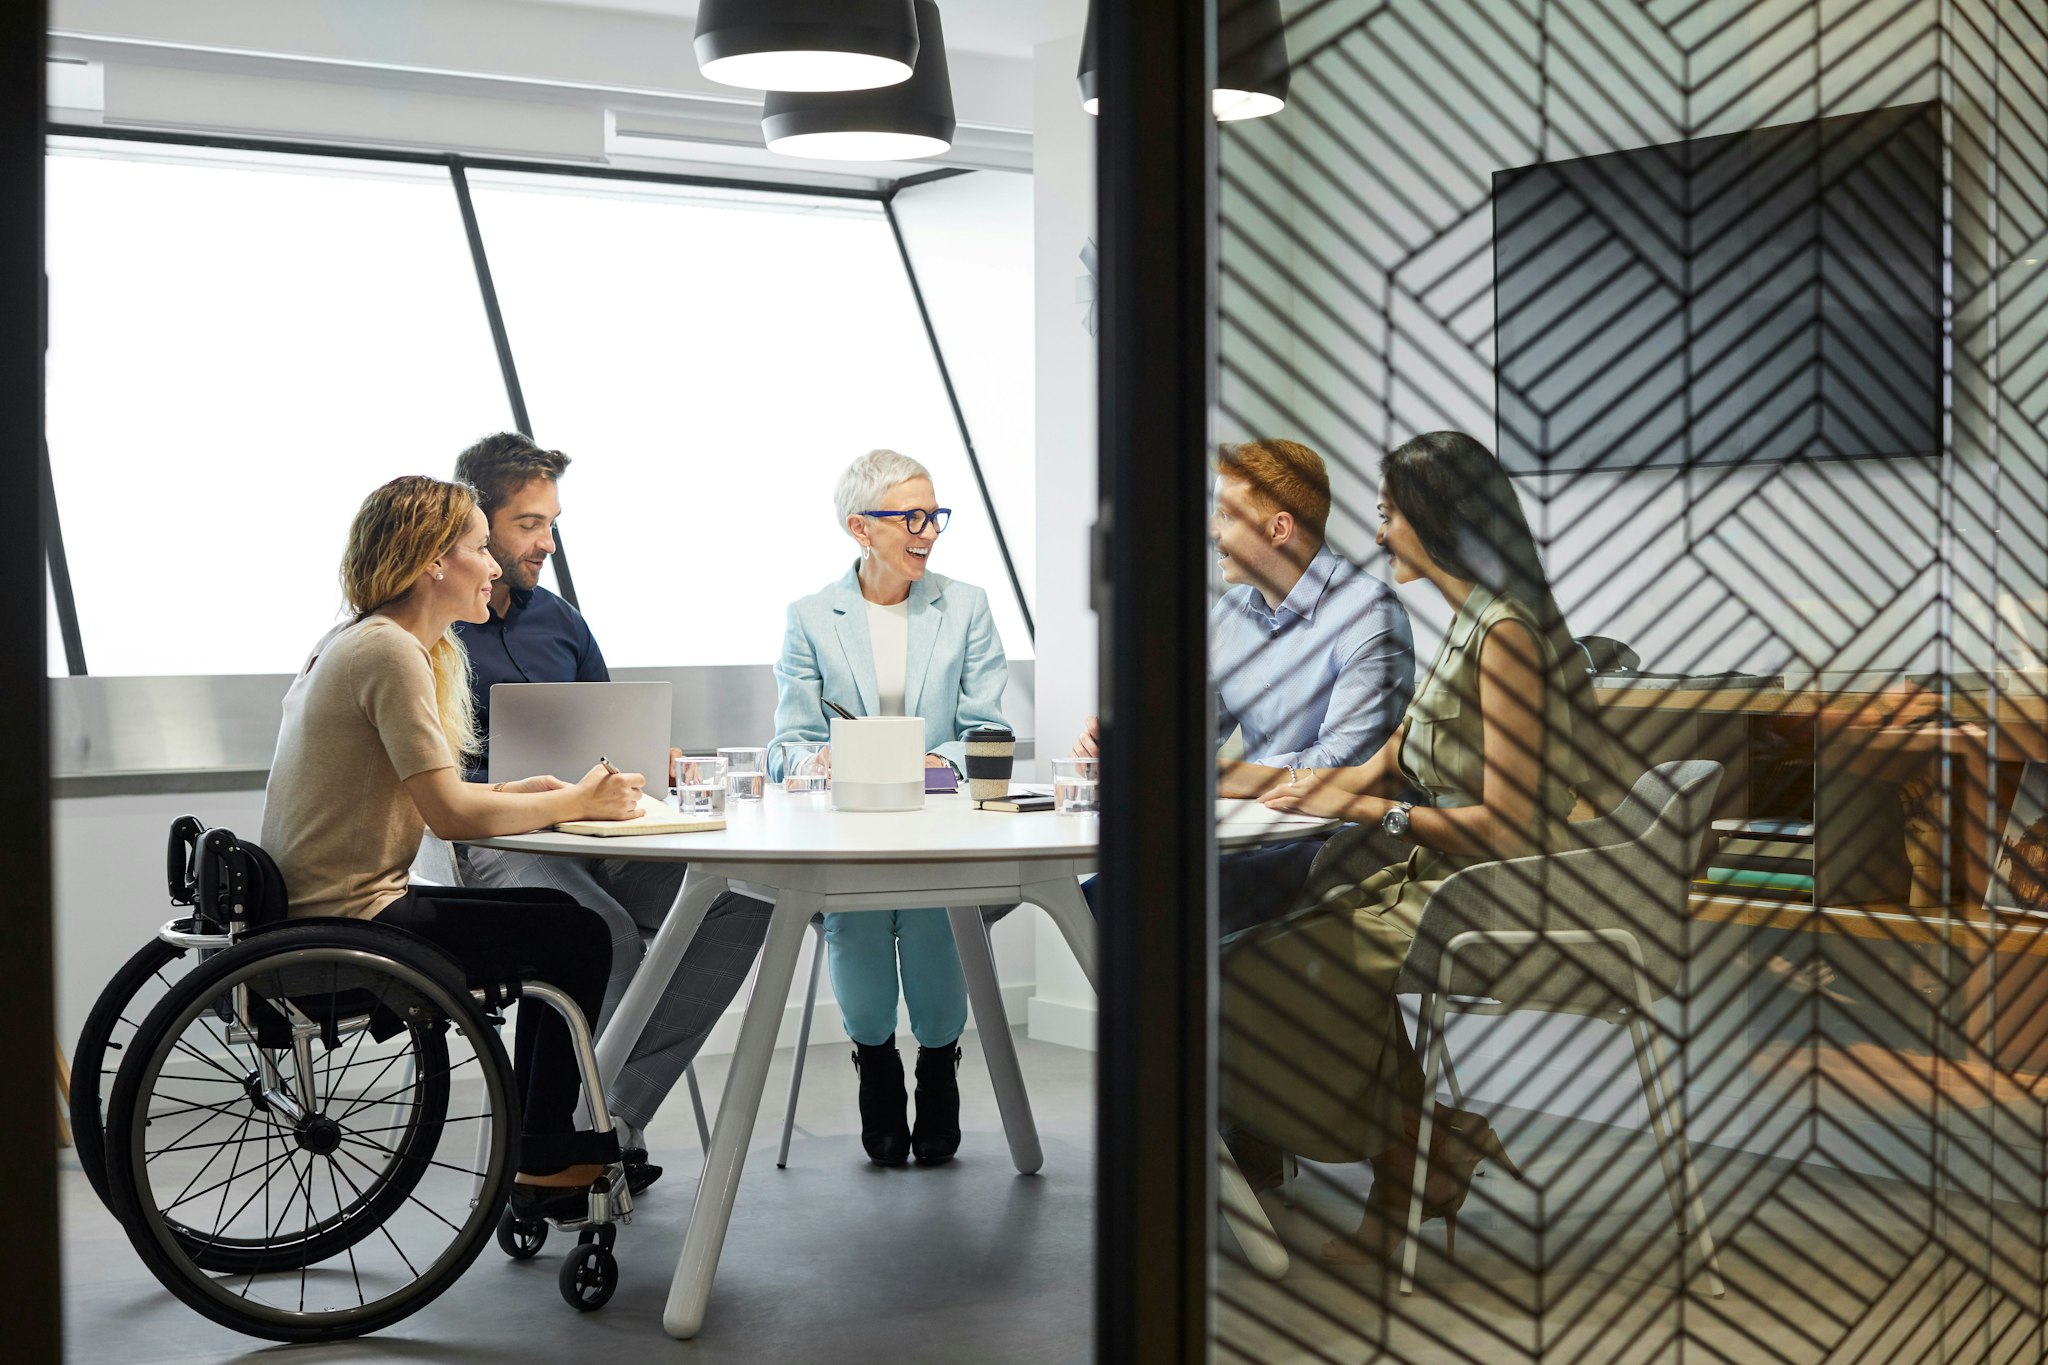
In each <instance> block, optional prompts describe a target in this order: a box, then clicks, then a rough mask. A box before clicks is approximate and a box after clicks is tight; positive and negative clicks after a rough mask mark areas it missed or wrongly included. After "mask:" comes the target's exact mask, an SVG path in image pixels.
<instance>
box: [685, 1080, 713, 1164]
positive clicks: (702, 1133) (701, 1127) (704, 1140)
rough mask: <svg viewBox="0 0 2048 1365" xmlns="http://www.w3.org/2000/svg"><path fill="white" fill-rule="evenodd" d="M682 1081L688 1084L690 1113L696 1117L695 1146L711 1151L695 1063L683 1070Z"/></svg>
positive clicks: (709, 1131) (708, 1125)
mask: <svg viewBox="0 0 2048 1365" xmlns="http://www.w3.org/2000/svg"><path fill="white" fill-rule="evenodd" d="M683 1079H684V1080H686V1081H688V1082H689V1083H690V1112H691V1113H693V1114H695V1115H696V1116H697V1145H698V1146H699V1147H700V1148H702V1149H703V1150H704V1151H706V1152H708V1151H710V1150H711V1125H710V1123H709V1122H707V1121H706V1120H705V1118H704V1091H703V1089H702V1088H701V1087H699V1086H698V1084H697V1064H696V1063H695V1062H691V1063H690V1064H689V1065H688V1066H686V1067H684V1068H683Z"/></svg>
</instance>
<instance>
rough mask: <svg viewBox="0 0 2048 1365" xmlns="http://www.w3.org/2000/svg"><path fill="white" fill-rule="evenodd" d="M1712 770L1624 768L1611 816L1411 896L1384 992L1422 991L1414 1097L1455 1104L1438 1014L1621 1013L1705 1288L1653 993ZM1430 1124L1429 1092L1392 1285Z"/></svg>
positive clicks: (1241, 1228)
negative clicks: (1552, 846)
mask: <svg viewBox="0 0 2048 1365" xmlns="http://www.w3.org/2000/svg"><path fill="white" fill-rule="evenodd" d="M1720 781H1721V765H1720V764H1718V763H1712V762H1707V761H1704V760H1694V761H1689V762H1683V763H1665V764H1660V765H1658V766H1657V767H1655V768H1652V769H1651V770H1650V771H1649V772H1647V773H1645V774H1643V776H1642V777H1641V778H1640V779H1638V780H1637V782H1636V784H1635V787H1634V788H1633V789H1632V790H1631V791H1630V792H1629V794H1628V796H1627V797H1626V798H1625V799H1624V800H1623V801H1622V803H1621V804H1620V805H1619V806H1618V807H1616V808H1615V810H1614V812H1613V813H1612V814H1610V815H1607V816H1604V817H1602V818H1600V819H1597V820H1589V821H1584V822H1581V823H1579V824H1576V825H1574V826H1573V827H1572V829H1573V833H1574V843H1575V844H1576V845H1578V846H1577V847H1574V848H1572V849H1571V850H1569V851H1567V852H1563V853H1552V854H1542V855H1537V856H1533V857H1528V858H1513V859H1508V860H1505V861H1502V862H1495V863H1482V864H1479V865H1478V866H1476V867H1469V868H1466V869H1463V870H1462V871H1459V872H1457V873H1455V874H1453V875H1452V876H1451V877H1449V878H1447V879H1446V880H1445V881H1444V884H1443V885H1442V886H1440V887H1439V888H1437V891H1436V893H1435V894H1434V895H1433V896H1431V897H1430V900H1429V904H1428V905H1427V906H1425V907H1424V908H1423V912H1422V918H1421V920H1420V921H1419V922H1418V924H1417V926H1416V935H1415V941H1414V944H1413V945H1412V946H1411V948H1410V949H1409V952H1408V957H1407V960H1406V962H1405V963H1404V964H1403V966H1402V970H1401V975H1400V977H1399V979H1398V983H1397V986H1396V991H1397V993H1399V994H1403V995H1419V996H1420V997H1421V999H1422V1007H1421V1012H1420V1028H1419V1029H1418V1035H1419V1036H1418V1037H1417V1039H1416V1043H1417V1050H1418V1052H1419V1053H1420V1054H1421V1055H1422V1058H1423V1063H1424V1072H1423V1074H1424V1084H1423V1092H1422V1093H1423V1095H1424V1096H1425V1099H1426V1101H1433V1100H1434V1097H1435V1096H1436V1094H1437V1089H1438V1086H1439V1085H1440V1084H1442V1083H1444V1082H1446V1081H1448V1083H1449V1086H1450V1090H1451V1096H1452V1101H1453V1103H1455V1104H1457V1105H1459V1106H1461V1107H1462V1106H1463V1104H1464V1095H1463V1090H1462V1087H1461V1086H1460V1085H1459V1084H1458V1077H1457V1071H1456V1069H1455V1068H1454V1067H1453V1065H1452V1063H1451V1055H1450V1047H1449V1044H1448V1043H1447V1042H1446V1041H1445V1037H1444V1024H1445V1020H1446V1017H1447V1016H1448V1015H1451V1014H1474V1015H1500V1014H1508V1013H1513V1012H1516V1011H1537V1012H1545V1013H1568V1014H1578V1015H1587V1016H1590V1017H1594V1018H1601V1019H1607V1020H1609V1021H1611V1022H1614V1023H1619V1024H1623V1025H1625V1026H1626V1027H1627V1028H1628V1031H1629V1038H1630V1041H1631V1043H1632V1044H1633V1046H1634V1049H1635V1057H1636V1066H1637V1070H1638V1072H1639V1074H1640V1077H1641V1081H1642V1089H1643V1102H1644V1104H1645V1106H1646V1107H1647V1108H1648V1110H1649V1118H1650V1129H1651V1132H1652V1134H1653V1136H1654V1137H1655V1139H1656V1143H1657V1156H1658V1159H1659V1161H1660V1162H1661V1163H1662V1165H1663V1169H1664V1179H1665V1192H1666V1194H1667V1196H1668V1197H1669V1198H1670V1201H1671V1207H1672V1212H1673V1214H1674V1215H1675V1216H1676V1218H1677V1220H1678V1224H1679V1228H1680V1231H1681V1233H1682V1234H1683V1233H1684V1232H1685V1231H1686V1230H1687V1225H1688V1222H1689V1223H1690V1227H1691V1235H1692V1239H1693V1243H1694V1247H1695V1250H1696V1251H1697V1253H1698V1255H1699V1258H1700V1263H1701V1265H1702V1266H1703V1267H1704V1269H1705V1270H1706V1274H1707V1283H1708V1287H1709V1291H1710V1292H1711V1293H1712V1294H1713V1296H1714V1297H1716V1298H1719V1297H1721V1296H1722V1294H1723V1293H1724V1292H1725V1286H1724V1284H1723V1282H1722V1279H1721V1270H1720V1260H1719V1258H1718V1256H1717V1255H1716V1253H1715V1251H1714V1241H1713V1235H1712V1233H1711V1232H1710V1230H1709V1228H1708V1225H1707V1213H1706V1206H1705V1202H1704V1200H1703V1199H1702V1197H1701V1193H1700V1184H1699V1177H1698V1175H1697V1173H1696V1172H1695V1170H1694V1168H1693V1160H1692V1148H1691V1146H1690V1144H1689V1143H1687V1141H1686V1137H1685V1122H1684V1111H1683V1107H1682V1106H1681V1104H1680V1103H1679V1101H1678V1096H1677V1094H1676V1090H1675V1087H1674V1085H1673V1082H1672V1076H1671V1063H1670V1059H1669V1057H1668V1056H1667V1054H1666V1051H1665V1046H1664V1027H1663V1025H1662V1024H1660V1023H1659V1021H1658V1020H1657V1018H1656V1015H1655V1013H1654V1012H1653V1009H1652V1006H1653V1005H1654V1004H1655V1002H1656V1001H1658V1000H1660V999H1663V998H1664V997H1665V996H1667V995H1669V994H1670V993H1671V992H1672V991H1673V990H1674V989H1676V988H1677V986H1678V984H1679V980H1680V977H1681V974H1682V971H1683V966H1684V962H1683V949H1684V940H1683V935H1684V929H1685V922H1686V917H1687V905H1686V901H1687V895H1688V891H1689V886H1690V883H1691V879H1692V873H1693V869H1694V868H1695V867H1696V866H1697V862H1698V857H1699V852H1700V844H1701V840H1702V839H1703V838H1704V837H1705V835H1706V830H1707V824H1708V820H1709V817H1710V815H1711V812H1712V808H1713V803H1714V794H1715V791H1716V790H1717V789H1718V788H1719V786H1720ZM1434 1126H1435V1105H1434V1103H1432V1102H1425V1103H1424V1104H1423V1105H1422V1112H1421V1125H1420V1131H1419V1132H1418V1133H1417V1139H1416V1146H1417V1149H1418V1152H1419V1153H1420V1159H1419V1160H1417V1161H1416V1163H1415V1175H1414V1181H1415V1183H1414V1187H1413V1189H1412V1190H1411V1192H1410V1198H1409V1202H1408V1235H1407V1237H1406V1238H1405V1239H1404V1241H1403V1244H1402V1252H1401V1292H1402V1293H1403V1294H1409V1293H1412V1292H1414V1288H1415V1262H1416V1243H1417V1241H1418V1239H1419V1237H1420V1234H1421V1224H1422V1192H1423V1189H1424V1187H1425V1185H1426V1183H1427V1181H1428V1179H1429V1148H1430V1137H1431V1130H1432V1129H1433V1128H1434ZM1218 1151H1219V1154H1220V1164H1221V1167H1222V1169H1221V1171H1220V1172H1219V1174H1220V1177H1221V1179H1220V1197H1221V1204H1222V1211H1223V1215H1224V1220H1225V1222H1226V1224H1227V1225H1228V1226H1229V1227H1230V1229H1231V1231H1232V1232H1233V1233H1234V1234H1235V1235H1236V1237H1237V1240H1238V1243H1239V1245H1240V1246H1241V1247H1243V1248H1244V1251H1245V1255H1246V1259H1247V1260H1248V1261H1250V1263H1251V1265H1252V1267H1253V1268H1254V1269H1256V1270H1257V1271H1259V1273H1261V1274H1263V1275H1265V1276H1267V1277H1268V1278H1272V1279H1278V1278H1279V1277H1280V1276H1282V1275H1284V1274H1286V1273H1287V1267H1288V1260H1287V1253H1286V1251H1285V1250H1284V1249H1283V1248H1282V1246H1281V1244H1280V1242H1279V1239H1278V1237H1277V1235H1276V1234H1275V1233H1274V1231H1273V1225H1272V1223H1271V1222H1270V1221H1269V1220H1268V1219H1267V1218H1266V1215H1265V1211H1264V1210H1263V1209H1262V1208H1261V1207H1260V1205H1259V1203H1258V1201H1257V1199H1256V1198H1254V1197H1253V1196H1252V1193H1251V1190H1250V1188H1249V1187H1248V1186H1247V1185H1246V1184H1245V1181H1244V1177H1243V1176H1242V1175H1241V1174H1239V1173H1238V1171H1237V1168H1236V1166H1235V1164H1234V1163H1232V1162H1231V1161H1230V1158H1229V1153H1228V1151H1227V1150H1225V1149H1223V1148H1221V1147H1220V1146H1219V1148H1218ZM1290 1193H1291V1192H1290ZM1290 1202H1292V1201H1291V1198H1290Z"/></svg>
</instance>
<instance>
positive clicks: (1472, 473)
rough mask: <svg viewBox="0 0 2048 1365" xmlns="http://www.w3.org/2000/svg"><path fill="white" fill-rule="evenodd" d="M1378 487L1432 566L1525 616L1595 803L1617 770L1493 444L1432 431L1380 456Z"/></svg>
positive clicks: (1618, 759) (1580, 661)
mask: <svg viewBox="0 0 2048 1365" xmlns="http://www.w3.org/2000/svg"><path fill="white" fill-rule="evenodd" d="M1380 477H1381V478H1382V479H1384V480H1385V481H1386V485H1387V495H1388V496H1389V497H1391V498H1392V499H1393V501H1394V506H1396V507H1397V508H1399V509H1400V512H1401V516H1402V518H1403V519H1404V520H1406V521H1407V523H1408V525H1409V527H1410V528H1411V529H1412V530H1413V531H1414V532H1415V538H1416V539H1417V540H1418V541H1420V542H1421V543H1422V548H1423V551H1424V552H1425V553H1426V554H1428V555H1429V557H1430V558H1431V559H1433V560H1435V561H1436V563H1437V566H1438V567H1439V568H1441V569H1443V570H1444V571H1445V572H1446V573H1449V574H1450V575H1452V576H1453V577H1455V578H1462V579H1464V580H1465V581H1467V582H1469V583H1477V584H1479V585H1480V586H1481V587H1484V588H1486V589H1488V590H1489V591H1491V592H1494V593H1496V594H1498V595H1499V596H1502V597H1510V598H1513V599H1514V600H1515V601H1517V602H1520V603H1521V604H1522V605H1523V606H1524V607H1526V608H1528V609H1529V611H1530V612H1531V613H1532V614H1533V615H1534V616H1535V618H1536V623H1537V627H1538V629H1540V630H1541V631H1542V632H1543V636H1544V638H1545V640H1546V641H1548V643H1549V645H1550V648H1551V654H1552V656H1553V657H1554V658H1555V659H1556V661H1557V676H1556V681H1557V685H1558V686H1559V687H1560V688H1561V689H1562V690H1563V692H1564V695H1565V699H1566V700H1567V701H1568V702H1569V703H1570V705H1571V715H1572V724H1573V730H1574V735H1573V747H1574V748H1575V750H1576V751H1577V756H1578V757H1579V758H1580V760H1581V761H1582V762H1584V763H1585V764H1586V765H1587V767H1588V768H1590V769H1591V773H1592V780H1591V782H1590V783H1579V784H1577V785H1578V786H1580V787H1581V788H1582V790H1580V792H1579V795H1581V796H1584V797H1586V798H1587V799H1588V800H1590V801H1591V802H1592V803H1593V804H1594V805H1596V806H1599V807H1601V808H1602V809H1605V808H1606V807H1608V806H1610V805H1612V804H1613V799H1614V798H1615V797H1618V796H1619V795H1620V794H1621V793H1620V791H1617V790H1616V788H1620V789H1622V790H1625V789H1626V787H1627V785H1628V783H1629V781H1630V780H1631V779H1632V778H1633V776H1634V774H1632V773H1629V772H1627V771H1626V770H1625V769H1624V767H1623V764H1622V756H1621V754H1620V752H1619V751H1618V749H1617V747H1616V746H1615V745H1614V744H1613V742H1612V738H1611V735H1610V734H1609V731H1608V729H1607V726H1606V723H1605V720H1604V718H1603V717H1602V716H1601V713H1600V707H1599V701H1598V699H1597V698H1596V697H1595V696H1594V691H1593V683H1592V678H1591V676H1590V674H1589V673H1588V670H1587V667H1586V664H1587V660H1586V656H1585V653H1584V651H1583V650H1581V649H1580V647H1579V644H1578V642H1577V641H1576V640H1575V639H1573V638H1572V633H1571V630H1570V628H1569V627H1567V626H1566V624H1565V619H1564V612H1563V611H1562V610H1560V609H1559V608H1558V605H1557V597H1556V595H1555V594H1554V593H1553V592H1552V591H1551V589H1550V577H1549V575H1548V574H1546V573H1544V571H1543V558H1542V556H1541V555H1540V554H1539V553H1538V552H1537V549H1536V537H1535V536H1534V535H1532V534H1531V533H1530V531H1529V519H1528V518H1527V517H1526V516H1524V515H1523V513H1522V500H1521V498H1520V497H1518V496H1517V495H1516V493H1515V485H1514V483H1513V482H1512V481H1511V480H1510V479H1509V478H1508V474H1507V471H1506V470H1505V469H1503V468H1502V467H1501V463H1500V461H1499V460H1497V459H1495V458H1494V456H1493V452H1492V451H1490V450H1488V449H1487V448H1486V447H1485V446H1483V445H1481V444H1479V442H1477V441H1475V440H1473V439H1472V438H1471V437H1470V436H1467V435H1466V434H1465V433H1463V432H1462V431H1432V432H1427V433H1425V434H1423V435H1421V436H1417V437H1415V438H1414V439H1413V440H1411V441H1408V442H1406V443H1405V444H1403V445H1401V446H1399V447H1397V448H1396V449H1394V450H1393V451H1391V452H1389V453H1388V455H1387V457H1386V458H1385V459H1384V460H1383V461H1381V462H1380Z"/></svg>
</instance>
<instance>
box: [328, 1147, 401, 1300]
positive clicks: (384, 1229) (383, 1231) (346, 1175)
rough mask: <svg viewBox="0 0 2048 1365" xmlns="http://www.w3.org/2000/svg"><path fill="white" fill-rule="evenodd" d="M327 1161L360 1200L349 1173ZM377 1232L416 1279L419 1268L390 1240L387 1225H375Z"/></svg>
mask: <svg viewBox="0 0 2048 1365" xmlns="http://www.w3.org/2000/svg"><path fill="white" fill-rule="evenodd" d="M327 1161H328V1164H329V1165H330V1166H332V1167H333V1168H334V1169H335V1170H337V1171H341V1178H342V1179H343V1180H346V1181H348V1187H349V1188H350V1189H351V1190H354V1191H355V1192H356V1197H357V1198H358V1199H360V1198H362V1194H363V1192H362V1189H361V1188H360V1187H359V1186H358V1185H357V1184H356V1182H355V1180H354V1178H353V1177H351V1176H350V1175H349V1173H348V1172H347V1171H346V1170H344V1169H343V1168H342V1165H341V1163H340V1162H339V1161H336V1160H335V1159H334V1158H333V1157H329V1158H327ZM377 1231H378V1232H379V1233H381V1234H382V1235H383V1237H384V1240H385V1241H387V1242H390V1243H391V1249H392V1250H393V1251H395V1252H397V1253H398V1259H399V1260H401V1261H404V1262H405V1268H406V1269H407V1270H410V1271H412V1274H413V1278H414V1279H418V1278H419V1273H420V1272H419V1268H418V1267H417V1266H415V1265H413V1263H412V1258H411V1257H410V1256H407V1255H406V1254H405V1248H404V1247H401V1246H400V1245H398V1243H397V1242H396V1241H394V1240H393V1239H392V1236H391V1227H390V1225H389V1224H388V1223H380V1224H378V1225H377Z"/></svg>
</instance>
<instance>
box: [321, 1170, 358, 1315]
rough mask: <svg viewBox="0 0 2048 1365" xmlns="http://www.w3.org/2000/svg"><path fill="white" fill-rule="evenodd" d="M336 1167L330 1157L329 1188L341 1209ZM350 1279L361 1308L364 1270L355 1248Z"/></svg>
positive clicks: (350, 1258) (350, 1251) (350, 1252)
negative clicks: (335, 1176)
mask: <svg viewBox="0 0 2048 1365" xmlns="http://www.w3.org/2000/svg"><path fill="white" fill-rule="evenodd" d="M334 1166H335V1162H334V1158H333V1157H331V1156H330V1157H328V1158H327V1188H328V1191H329V1192H330V1193H332V1194H333V1195H334V1207H336V1208H337V1209H339V1208H344V1207H346V1206H345V1205H343V1203H342V1202H341V1184H340V1182H338V1181H337V1180H336V1179H335V1178H334ZM348 1277H349V1279H351V1280H353V1281H354V1282H355V1286H356V1307H358V1308H361V1307H362V1306H363V1272H362V1268H361V1267H360V1266H358V1265H357V1264H356V1249H355V1247H354V1246H350V1247H349V1248H348Z"/></svg>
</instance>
